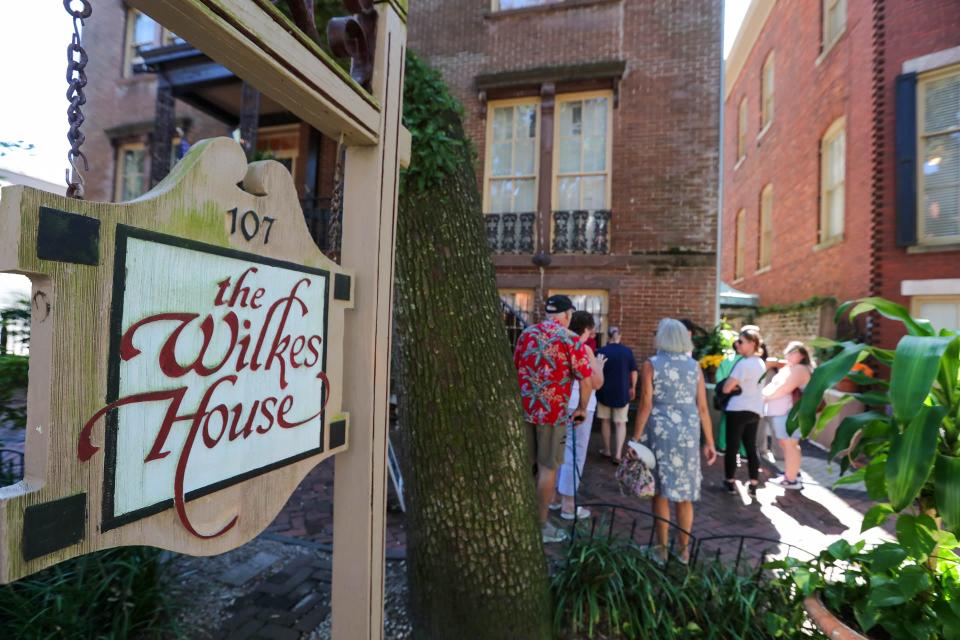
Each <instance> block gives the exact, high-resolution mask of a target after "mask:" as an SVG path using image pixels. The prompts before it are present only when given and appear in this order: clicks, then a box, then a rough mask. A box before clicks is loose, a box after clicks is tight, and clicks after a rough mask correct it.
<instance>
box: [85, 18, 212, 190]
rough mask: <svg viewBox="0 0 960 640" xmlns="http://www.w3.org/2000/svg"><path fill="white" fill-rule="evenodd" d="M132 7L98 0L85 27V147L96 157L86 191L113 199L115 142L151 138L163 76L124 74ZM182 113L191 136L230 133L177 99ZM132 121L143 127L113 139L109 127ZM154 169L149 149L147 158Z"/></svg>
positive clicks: (179, 114)
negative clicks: (86, 52)
mask: <svg viewBox="0 0 960 640" xmlns="http://www.w3.org/2000/svg"><path fill="white" fill-rule="evenodd" d="M126 21H127V8H126V5H125V4H124V3H123V2H122V1H121V0H97V2H95V3H94V7H93V15H92V16H91V17H90V18H89V19H88V20H87V21H86V24H85V25H84V27H83V42H84V45H85V47H86V48H87V50H88V52H89V54H90V60H89V62H88V63H87V68H86V72H87V78H88V83H89V84H87V87H86V95H87V104H86V106H85V107H84V109H83V111H84V115H85V117H86V121H85V122H84V124H83V132H84V134H85V135H86V142H85V143H84V146H83V150H84V153H86V155H87V157H88V158H89V159H90V171H88V172H85V174H84V175H85V179H86V197H87V199H89V200H101V201H107V202H109V201H112V200H113V199H114V198H113V196H114V176H115V172H116V166H115V165H116V151H115V147H114V144H115V142H134V141H142V142H148V140H149V136H150V135H151V134H152V131H153V122H154V111H155V107H154V105H155V103H156V88H157V81H156V78H155V77H154V76H153V75H152V74H142V75H134V76H132V77H129V78H125V77H123V56H124V44H125V42H124V34H125V33H126V28H127V24H126ZM176 112H177V116H178V117H181V116H183V117H187V118H189V119H190V121H191V123H192V127H191V130H190V132H189V134H188V139H189V140H191V141H196V140H199V139H202V138H209V137H214V136H222V135H228V134H229V133H230V132H229V131H228V130H227V126H226V125H224V124H223V123H222V122H219V121H218V120H216V119H214V118H211V117H210V116H208V115H206V114H204V113H201V112H199V111H197V110H196V109H193V108H192V107H190V106H188V105H185V104H183V103H182V102H180V101H177V105H176ZM126 125H141V126H140V127H139V131H142V133H136V134H134V135H131V136H128V137H126V138H124V139H121V140H116V141H113V140H111V139H110V137H108V136H107V134H106V131H107V130H108V129H112V128H115V127H120V126H126ZM147 171H148V175H149V153H148V159H147Z"/></svg>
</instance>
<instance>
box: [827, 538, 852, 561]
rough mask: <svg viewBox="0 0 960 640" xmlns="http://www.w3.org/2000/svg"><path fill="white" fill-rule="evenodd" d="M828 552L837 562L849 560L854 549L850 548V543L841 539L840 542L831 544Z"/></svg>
mask: <svg viewBox="0 0 960 640" xmlns="http://www.w3.org/2000/svg"><path fill="white" fill-rule="evenodd" d="M827 551H829V552H830V555H831V556H833V557H834V558H836V559H837V560H849V559H850V554H851V552H852V549H851V547H850V543H849V542H847V541H846V540H844V539H843V538H840V539H839V540H837V541H836V542H834V543H833V544H831V545H830V546H829V547H827Z"/></svg>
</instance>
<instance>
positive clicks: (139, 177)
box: [113, 142, 147, 202]
mask: <svg viewBox="0 0 960 640" xmlns="http://www.w3.org/2000/svg"><path fill="white" fill-rule="evenodd" d="M146 190H147V149H146V146H145V145H144V144H143V143H142V142H132V143H128V144H121V145H119V146H118V147H117V172H116V184H115V186H114V196H113V198H114V200H115V201H116V202H126V201H127V200H133V199H134V198H136V197H139V196H141V195H143V193H144V192H145V191H146Z"/></svg>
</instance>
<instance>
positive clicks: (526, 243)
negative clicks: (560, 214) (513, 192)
mask: <svg viewBox="0 0 960 640" xmlns="http://www.w3.org/2000/svg"><path fill="white" fill-rule="evenodd" d="M536 219H537V214H535V213H521V214H520V239H519V241H518V243H517V253H533V244H534V237H533V223H534V222H536Z"/></svg>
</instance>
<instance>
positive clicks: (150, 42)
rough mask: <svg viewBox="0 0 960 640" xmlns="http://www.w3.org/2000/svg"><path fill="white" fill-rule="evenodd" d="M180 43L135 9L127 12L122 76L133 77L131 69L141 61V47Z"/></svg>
mask: <svg viewBox="0 0 960 640" xmlns="http://www.w3.org/2000/svg"><path fill="white" fill-rule="evenodd" d="M179 41H181V39H180V38H178V37H177V36H176V35H175V34H173V33H172V32H170V31H168V30H167V29H164V28H163V27H162V26H161V25H160V23H159V22H157V21H155V20H154V19H153V18H151V17H150V16H148V15H146V14H143V13H140V12H139V11H137V10H136V9H130V10H128V12H127V34H126V47H125V50H124V54H123V55H124V57H123V75H124V77H129V76H131V75H133V67H134V66H135V65H137V64H138V63H139V62H141V61H142V59H141V58H140V48H141V47H155V46H159V45H161V44H171V43H173V42H179Z"/></svg>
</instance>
